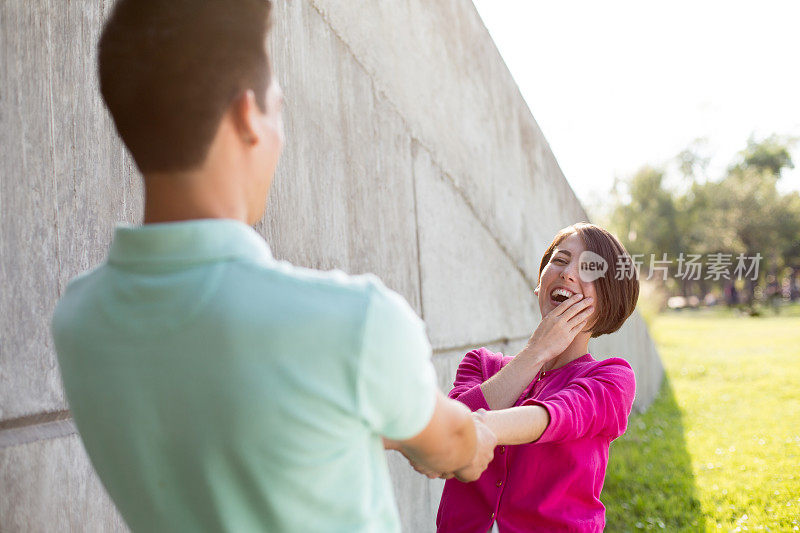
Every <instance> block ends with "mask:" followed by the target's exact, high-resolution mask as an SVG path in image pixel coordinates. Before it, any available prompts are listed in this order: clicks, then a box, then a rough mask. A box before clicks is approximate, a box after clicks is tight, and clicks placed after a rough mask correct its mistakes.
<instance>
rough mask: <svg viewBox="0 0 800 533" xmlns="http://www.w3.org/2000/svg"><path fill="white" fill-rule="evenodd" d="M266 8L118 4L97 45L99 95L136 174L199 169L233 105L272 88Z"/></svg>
mask: <svg viewBox="0 0 800 533" xmlns="http://www.w3.org/2000/svg"><path fill="white" fill-rule="evenodd" d="M271 10H272V2H270V1H269V0H118V1H117V3H116V5H115V6H114V11H113V12H112V14H111V16H110V17H109V19H108V21H107V22H106V24H105V27H104V28H103V32H102V35H101V36H100V41H99V43H98V73H99V78H100V92H101V93H102V95H103V99H104V100H105V103H106V106H108V110H109V111H110V113H111V116H112V118H113V119H114V124H115V125H116V127H117V131H118V132H119V135H120V137H122V140H123V141H124V142H125V145H126V146H127V147H128V149H129V150H130V152H131V155H133V158H134V160H135V161H136V165H137V166H138V167H139V170H141V171H142V172H144V173H146V172H170V171H180V170H189V169H191V168H195V167H197V166H198V165H200V164H202V162H203V161H204V160H205V156H206V154H207V152H208V148H209V146H210V144H211V141H212V140H213V138H214V135H215V133H216V131H217V128H218V127H219V122H220V120H221V119H222V116H223V115H224V114H225V111H226V110H227V109H228V107H229V106H230V104H231V102H233V100H234V99H235V98H236V97H237V96H239V95H240V94H241V93H242V92H243V91H245V90H247V89H252V90H253V92H254V93H255V96H256V99H257V102H258V105H259V107H260V108H261V110H262V111H266V98H265V93H266V91H267V87H268V86H269V83H270V74H271V71H270V65H269V58H268V56H267V51H266V48H265V46H266V36H267V33H268V31H269V27H270V13H271Z"/></svg>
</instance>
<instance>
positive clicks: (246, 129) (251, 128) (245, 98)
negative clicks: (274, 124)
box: [228, 89, 261, 145]
mask: <svg viewBox="0 0 800 533" xmlns="http://www.w3.org/2000/svg"><path fill="white" fill-rule="evenodd" d="M228 112H229V113H230V114H231V118H232V119H233V124H234V126H235V127H236V132H237V133H238V134H239V136H240V138H241V139H242V142H245V143H247V144H250V145H254V144H257V143H258V141H259V140H260V139H261V129H260V128H259V124H258V117H259V116H260V115H261V108H259V107H258V102H256V95H255V93H254V92H253V91H252V90H251V89H248V90H246V91H245V92H243V93H242V94H240V95H239V96H237V97H236V99H235V100H234V101H233V103H232V104H231V107H230V108H229V110H228Z"/></svg>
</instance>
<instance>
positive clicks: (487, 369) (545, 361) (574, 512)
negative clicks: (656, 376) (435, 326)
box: [436, 223, 639, 533]
mask: <svg viewBox="0 0 800 533" xmlns="http://www.w3.org/2000/svg"><path fill="white" fill-rule="evenodd" d="M583 252H593V254H597V255H598V256H600V257H602V258H603V260H604V261H605V262H606V263H607V265H608V270H607V271H606V272H605V275H603V276H601V277H599V278H597V279H593V278H596V274H595V275H591V274H593V272H591V271H588V270H581V268H580V265H579V263H580V261H579V258H580V257H581V254H582V253H583ZM586 257H587V255H584V259H583V260H584V261H585V260H586V259H585V258H586ZM589 257H593V258H595V261H596V262H599V259H598V258H597V257H596V256H595V255H590V256H589ZM626 264H627V265H631V264H632V262H631V261H630V256H629V255H628V253H627V252H626V251H625V248H624V247H623V246H622V244H621V243H620V242H619V240H617V238H616V237H614V236H613V235H612V234H610V233H609V232H607V231H606V230H604V229H602V228H599V227H597V226H595V225H592V224H584V223H580V224H575V225H572V226H569V227H567V228H565V229H563V230H561V231H560V232H559V233H558V235H556V236H555V238H554V239H553V242H552V243H551V244H550V246H549V247H548V248H547V251H546V252H545V254H544V257H542V261H541V264H540V267H539V282H538V286H537V287H536V291H535V292H536V294H537V296H538V298H539V308H540V309H541V312H542V316H543V317H544V318H543V319H542V321H541V323H540V324H539V326H538V327H537V328H536V331H535V332H534V333H533V335H532V336H531V338H530V340H529V341H528V343H527V345H526V347H525V348H524V349H523V350H522V351H521V352H520V353H518V354H517V355H516V356H515V357H506V356H504V355H503V354H501V353H492V352H491V351H489V350H487V349H486V348H480V349H478V350H473V351H471V352H469V353H468V354H467V355H466V356H465V357H464V359H463V360H462V361H461V364H460V365H459V367H458V371H457V373H456V379H455V383H454V387H453V390H452V391H450V397H451V398H456V399H458V400H460V401H461V402H462V403H464V404H465V405H467V407H469V408H470V409H471V410H472V411H473V412H475V416H477V417H480V418H481V419H482V420H484V421H485V423H486V424H487V425H488V426H489V427H490V428H491V429H492V430H493V431H494V432H495V434H496V435H497V439H498V443H499V444H500V445H499V446H497V448H495V456H494V459H493V461H492V462H491V463H490V464H489V467H488V468H487V469H486V471H485V472H484V473H483V475H482V476H481V477H480V479H478V480H477V481H475V482H472V483H462V482H460V481H458V480H456V479H449V480H448V481H447V483H446V484H445V489H444V493H443V495H442V500H441V502H440V504H439V514H438V516H437V519H436V523H437V528H438V531H439V532H440V533H454V532H464V533H486V532H487V531H499V532H500V533H517V532H520V533H521V532H526V533H527V532H531V531H548V532H550V531H581V532H583V531H592V532H593V531H602V530H603V527H604V526H605V507H604V506H603V504H602V503H601V502H600V491H601V490H602V488H603V480H604V478H605V473H606V465H607V463H608V448H609V444H610V443H611V441H613V440H614V439H616V438H617V437H619V436H620V435H622V434H623V433H624V432H625V429H626V427H627V421H628V415H629V414H630V411H631V406H632V405H633V398H634V393H635V388H636V384H635V380H634V375H633V370H631V367H630V365H629V364H628V363H627V362H626V361H625V360H623V359H620V358H610V359H604V360H602V361H598V360H596V359H595V358H594V357H593V356H592V354H590V353H588V343H589V339H590V338H591V337H598V336H600V335H605V334H607V333H612V332H614V331H616V330H618V329H619V328H620V327H621V326H622V324H623V323H624V322H625V320H626V319H627V318H628V317H629V316H630V314H631V313H632V312H633V310H634V308H635V307H636V300H637V298H638V296H639V282H638V280H637V279H636V276H635V275H630V270H628V269H627V268H621V266H622V265H626ZM618 278H619V279H618ZM444 477H449V476H444Z"/></svg>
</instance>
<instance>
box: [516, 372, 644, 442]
mask: <svg viewBox="0 0 800 533" xmlns="http://www.w3.org/2000/svg"><path fill="white" fill-rule="evenodd" d="M635 393H636V380H635V378H634V374H633V370H632V369H631V366H630V365H629V364H628V362H627V361H625V360H624V359H619V358H614V359H606V360H605V361H602V362H601V364H600V365H598V366H597V367H596V368H595V369H593V370H592V371H591V372H589V373H588V374H587V375H585V376H581V377H578V378H574V379H572V380H571V381H570V382H569V384H568V385H567V386H566V387H564V388H563V389H561V390H560V391H558V392H557V393H555V394H553V395H552V396H550V397H548V398H546V399H545V400H533V399H529V400H525V401H524V402H523V403H522V405H540V406H542V407H544V408H545V409H547V412H548V414H549V415H550V423H549V424H548V426H547V428H546V429H545V430H544V433H542V436H541V437H539V439H538V440H536V441H535V443H548V442H563V441H570V440H576V439H580V438H584V437H597V436H605V437H607V438H609V439H611V440H613V439H616V438H617V437H619V436H620V435H622V434H623V433H625V429H626V428H627V426H628V415H629V414H630V412H631V407H633V398H634V396H635Z"/></svg>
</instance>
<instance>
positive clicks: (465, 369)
mask: <svg viewBox="0 0 800 533" xmlns="http://www.w3.org/2000/svg"><path fill="white" fill-rule="evenodd" d="M491 355H494V354H492V352H490V351H489V350H487V349H486V348H479V349H477V350H472V351H471V352H468V353H467V355H465V356H464V359H462V360H461V363H459V365H458V370H456V379H455V381H454V382H453V389H452V390H451V391H450V393H449V394H448V396H449V397H450V398H452V399H454V400H458V401H459V402H461V403H463V404H464V405H466V406H467V407H469V409H470V410H471V411H477V410H478V409H486V410H487V411H488V410H489V409H490V408H489V404H487V403H486V398H485V397H484V396H483V391H482V390H481V383H483V382H484V381H486V380H487V379H488V376H486V374H485V373H484V370H485V367H486V363H487V360H486V357H487V356H491Z"/></svg>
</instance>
